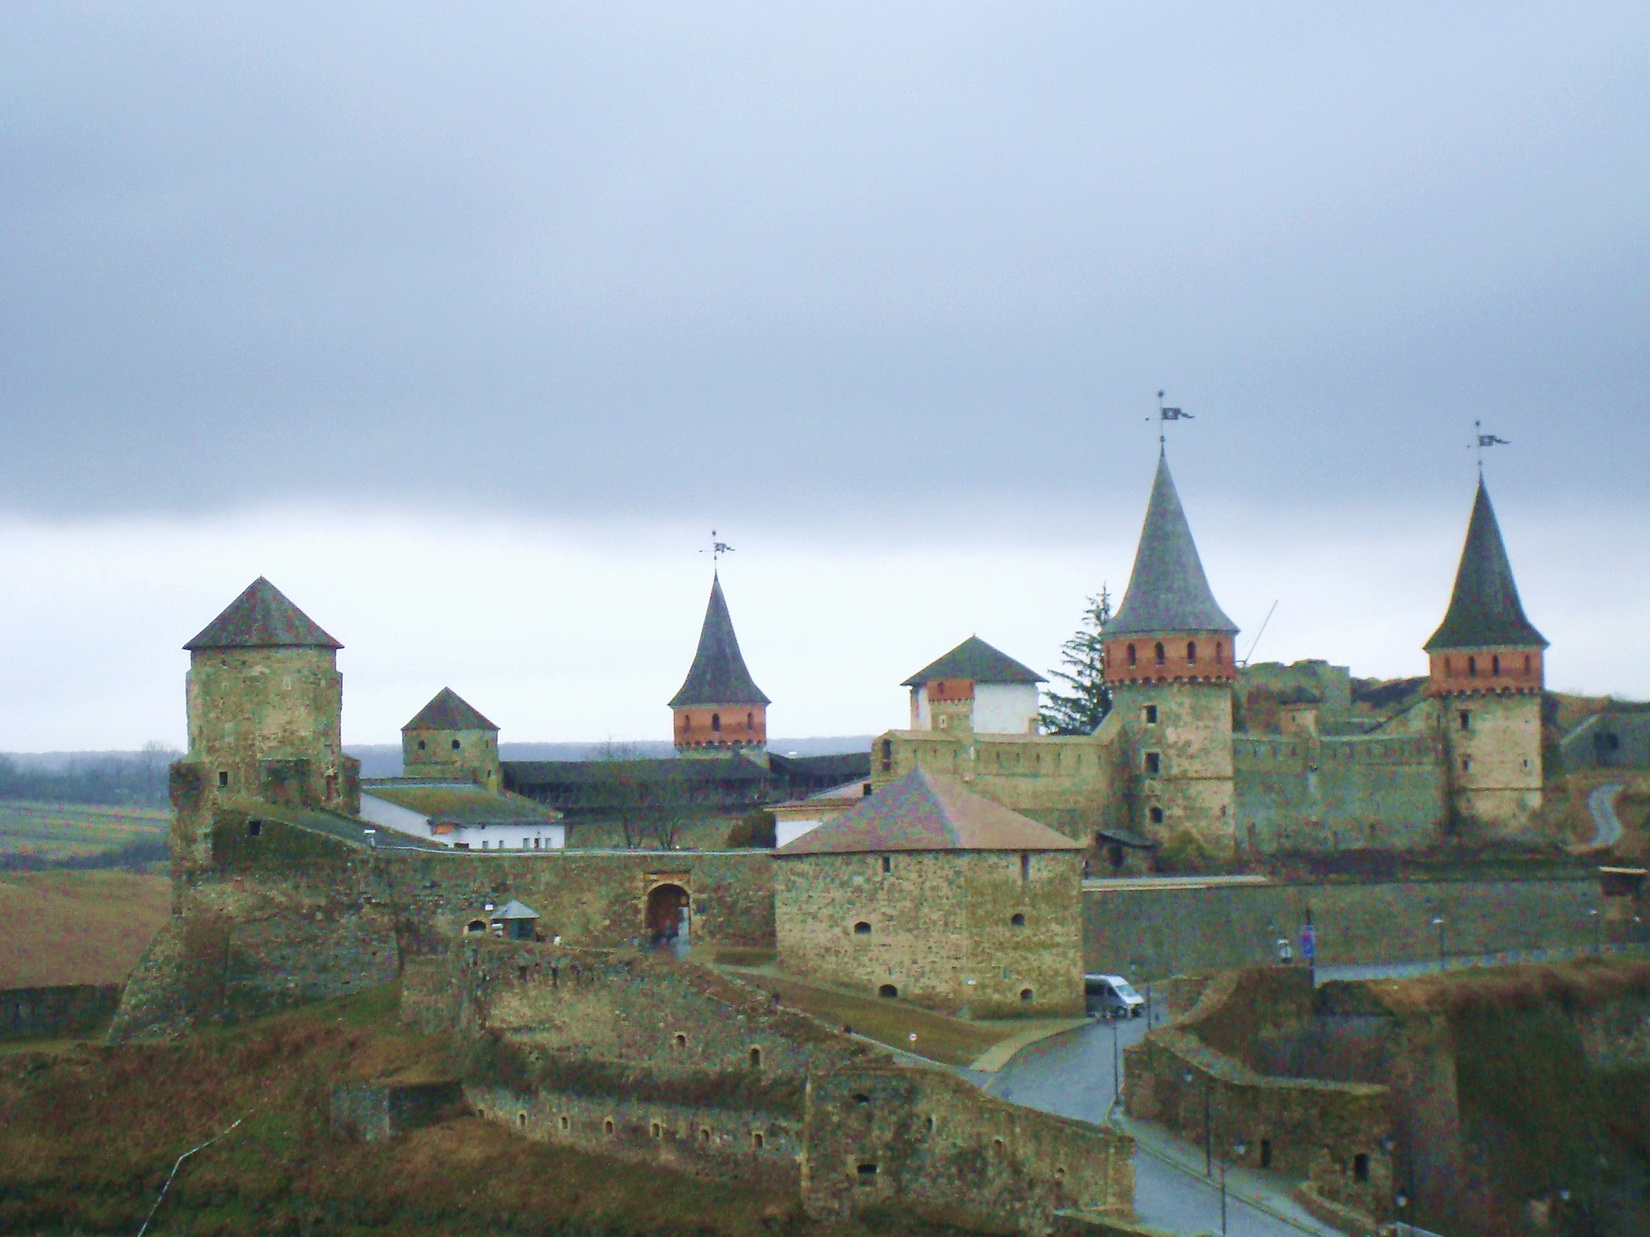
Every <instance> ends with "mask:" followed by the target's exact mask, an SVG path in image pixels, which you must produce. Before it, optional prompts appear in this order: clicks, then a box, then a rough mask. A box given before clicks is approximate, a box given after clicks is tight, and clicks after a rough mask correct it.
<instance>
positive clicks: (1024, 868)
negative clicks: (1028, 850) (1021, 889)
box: [1020, 854, 1031, 881]
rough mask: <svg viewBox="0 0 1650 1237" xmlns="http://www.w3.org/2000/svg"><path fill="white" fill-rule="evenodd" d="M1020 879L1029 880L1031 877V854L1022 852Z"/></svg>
mask: <svg viewBox="0 0 1650 1237" xmlns="http://www.w3.org/2000/svg"><path fill="white" fill-rule="evenodd" d="M1020 879H1021V880H1023V881H1028V880H1030V879H1031V856H1030V855H1024V854H1022V855H1021V856H1020Z"/></svg>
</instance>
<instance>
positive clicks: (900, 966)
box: [774, 851, 1083, 1017]
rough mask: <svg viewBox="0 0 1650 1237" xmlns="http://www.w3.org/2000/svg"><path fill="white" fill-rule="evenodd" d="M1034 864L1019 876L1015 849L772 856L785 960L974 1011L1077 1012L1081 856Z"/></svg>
mask: <svg viewBox="0 0 1650 1237" xmlns="http://www.w3.org/2000/svg"><path fill="white" fill-rule="evenodd" d="M885 861H886V865H887V869H888V870H887V871H884V870H883V867H884V862H885ZM1029 861H1030V867H1029V875H1028V876H1027V877H1025V878H1023V877H1022V874H1021V873H1022V869H1021V857H1020V854H1019V852H998V851H972V852H964V853H895V854H888V855H880V854H852V855H797V856H793V857H785V858H779V859H776V860H775V864H774V866H775V873H774V879H775V882H776V889H777V892H778V898H777V912H776V913H777V915H778V924H777V927H778V937H779V950H780V956H781V958H782V959H783V961H784V965H785V967H786V969H787V970H791V971H795V972H797V973H798V974H804V975H814V976H817V977H818V978H820V979H824V980H827V981H829V982H833V983H840V984H846V985H849V986H852V987H856V988H859V989H861V990H862V991H864V992H865V993H867V994H871V995H874V994H876V993H878V992H879V990H880V989H882V988H883V986H884V985H891V986H892V987H893V988H894V989H895V991H896V994H897V995H898V996H899V997H901V998H902V999H906V1000H910V1001H914V1002H916V1003H917V1004H921V1005H927V1006H930V1007H933V1008H940V1009H946V1010H956V1009H958V1008H960V1007H962V1006H967V1007H968V1009H969V1010H970V1012H971V1013H972V1014H974V1015H975V1016H976V1017H1005V1016H1006V1017H1015V1016H1022V1015H1038V1016H1057V1015H1070V1014H1077V1013H1081V1011H1082V1007H1083V993H1082V987H1081V985H1082V980H1081V968H1080V955H1081V943H1080V937H1079V932H1078V925H1077V923H1076V922H1075V917H1074V915H1073V911H1074V909H1075V907H1076V906H1077V902H1078V889H1079V879H1080V869H1079V860H1078V858H1077V856H1076V854H1075V853H1074V852H1039V853H1035V854H1032V855H1030V856H1029ZM1016 919H1018V922H1016ZM861 928H862V930H859V929H861ZM1026 994H1029V995H1026Z"/></svg>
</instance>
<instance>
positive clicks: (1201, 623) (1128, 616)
mask: <svg viewBox="0 0 1650 1237" xmlns="http://www.w3.org/2000/svg"><path fill="white" fill-rule="evenodd" d="M1196 631H1207V632H1222V633H1224V634H1226V635H1235V634H1236V633H1237V624H1236V623H1234V622H1232V620H1231V619H1229V618H1227V617H1226V612H1225V611H1224V610H1222V609H1221V608H1220V605H1219V603H1218V602H1216V601H1215V595H1214V593H1213V592H1212V591H1210V588H1209V579H1208V577H1207V576H1206V575H1204V573H1203V560H1202V559H1201V558H1200V557H1199V556H1198V552H1197V543H1196V541H1194V540H1193V539H1192V528H1191V525H1190V524H1189V523H1187V521H1186V510H1185V508H1184V507H1182V506H1181V505H1180V494H1179V492H1178V491H1176V489H1175V484H1174V476H1173V475H1172V474H1171V473H1170V472H1169V460H1168V456H1167V454H1165V452H1164V450H1163V448H1162V447H1161V446H1159V448H1158V457H1157V476H1156V477H1155V478H1154V479H1153V481H1152V496H1151V499H1150V501H1149V502H1148V503H1147V504H1146V521H1145V523H1144V524H1143V525H1142V526H1141V529H1140V545H1139V548H1138V549H1137V550H1136V551H1135V556H1134V570H1133V571H1132V572H1131V573H1130V574H1129V586H1128V589H1127V590H1126V591H1125V592H1124V594H1123V604H1122V605H1120V606H1118V607H1117V613H1116V614H1115V615H1113V616H1112V620H1111V622H1110V623H1108V624H1107V625H1106V636H1107V638H1108V639H1110V638H1112V637H1115V636H1123V635H1136V634H1145V633H1148V632H1196Z"/></svg>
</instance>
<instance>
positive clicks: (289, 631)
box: [183, 576, 344, 652]
mask: <svg viewBox="0 0 1650 1237" xmlns="http://www.w3.org/2000/svg"><path fill="white" fill-rule="evenodd" d="M183 647H184V648H186V649H189V650H190V651H191V652H193V651H194V650H196V649H255V648H281V647H291V648H318V649H341V648H343V647H344V646H343V645H342V644H340V643H338V641H336V640H334V639H333V638H332V637H331V636H329V635H327V633H326V632H324V631H322V630H321V628H320V627H319V626H317V624H316V623H315V620H314V619H312V618H310V617H309V615H307V614H305V613H304V612H303V611H302V610H300V609H299V608H298V607H297V606H295V605H293V604H292V603H291V602H290V601H288V600H287V597H286V594H285V593H283V592H281V590H280V589H278V588H276V587H275V586H274V585H273V584H271V583H270V582H269V581H268V580H266V579H264V578H263V577H262V576H259V577H258V578H257V579H256V580H254V581H252V583H251V584H248V585H247V586H246V589H245V591H244V592H242V593H241V595H240V596H239V597H237V598H235V600H234V601H232V602H230V603H229V605H228V606H227V607H226V608H225V609H224V612H223V613H222V614H220V615H218V617H217V618H215V619H213V620H212V621H211V622H210V623H208V624H207V625H206V627H205V629H204V630H202V631H201V633H200V635H198V636H196V637H195V638H194V639H193V640H191V641H190V642H189V643H188V644H186V645H184V646H183Z"/></svg>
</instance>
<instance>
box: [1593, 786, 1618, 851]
mask: <svg viewBox="0 0 1650 1237" xmlns="http://www.w3.org/2000/svg"><path fill="white" fill-rule="evenodd" d="M1621 791H1622V785H1621V783H1620V782H1606V783H1605V784H1604V785H1602V786H1595V787H1593V789H1592V791H1591V793H1589V794H1588V796H1587V810H1588V811H1589V812H1591V813H1592V814H1593V840H1592V841H1591V842H1589V843H1587V845H1586V848H1585V849H1587V850H1603V849H1604V848H1605V847H1607V846H1614V845H1615V844H1616V843H1617V842H1619V841H1621V817H1619V816H1617V815H1616V796H1617V795H1619V794H1620V793H1621Z"/></svg>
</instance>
